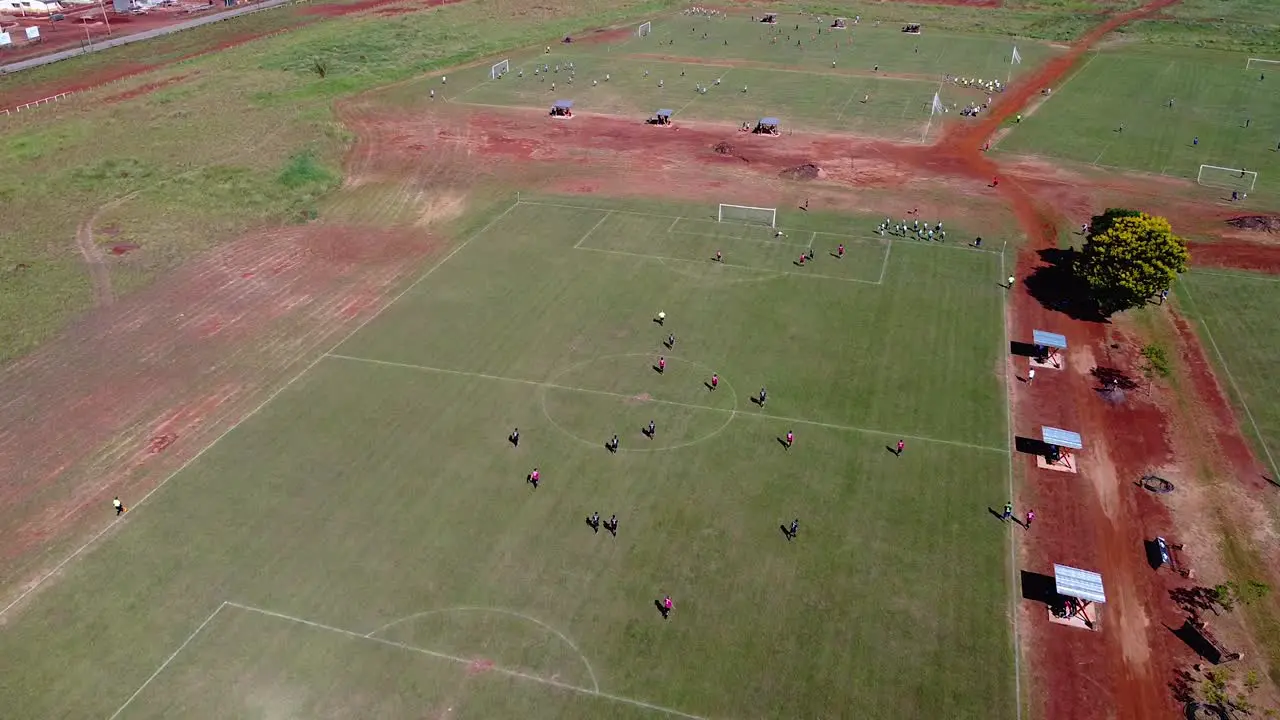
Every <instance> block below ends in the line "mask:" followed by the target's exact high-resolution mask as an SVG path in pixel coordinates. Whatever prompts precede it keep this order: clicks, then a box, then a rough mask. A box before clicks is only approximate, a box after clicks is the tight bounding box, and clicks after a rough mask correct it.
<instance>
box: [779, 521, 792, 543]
mask: <svg viewBox="0 0 1280 720" xmlns="http://www.w3.org/2000/svg"><path fill="white" fill-rule="evenodd" d="M778 529H779V530H781V531H782V537H784V538H786V539H787V541H788V542H789V541H790V540H791V529H790V528H788V527H787V526H786V525H779V526H778Z"/></svg>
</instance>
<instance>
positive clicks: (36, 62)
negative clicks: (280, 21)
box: [0, 0, 294, 75]
mask: <svg viewBox="0 0 1280 720" xmlns="http://www.w3.org/2000/svg"><path fill="white" fill-rule="evenodd" d="M292 2H294V0H262V2H260V3H257V4H256V5H249V6H247V7H242V8H238V9H235V10H229V11H227V12H220V13H217V14H212V15H203V16H201V17H198V18H195V19H194V20H187V21H184V22H180V23H175V24H173V25H167V26H165V27H159V28H155V29H154V30H146V31H143V32H140V33H136V34H133V35H122V36H121V37H118V38H111V39H109V40H103V41H101V42H95V43H93V44H92V45H90V46H88V47H83V48H72V49H70V50H62V51H59V52H56V53H50V54H48V55H41V56H40V57H36V58H31V59H29V60H22V61H19V62H15V63H9V64H8V65H0V75H5V74H8V73H13V72H18V71H19V70H29V69H31V68H34V67H40V66H41V65H50V64H52V63H56V62H59V61H61V60H68V59H70V58H73V57H79V56H81V55H87V54H89V53H92V52H98V51H100V50H106V49H107V48H113V47H119V46H121V45H128V44H129V43H133V42H140V41H142V40H150V39H151V38H158V37H161V36H163V35H168V34H170V33H176V32H180V31H182V30H190V29H191V28H196V27H200V26H201V25H208V24H209V23H216V22H220V21H222V20H230V19H231V18H234V17H240V16H241V15H249V14H251V13H256V12H260V11H262V10H268V9H270V8H273V7H279V6H281V5H288V4H290V3H292Z"/></svg>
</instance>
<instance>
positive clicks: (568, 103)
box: [551, 100, 573, 117]
mask: <svg viewBox="0 0 1280 720" xmlns="http://www.w3.org/2000/svg"><path fill="white" fill-rule="evenodd" d="M551 117H573V101H572V100H557V101H556V103H555V104H554V105H552V106H551Z"/></svg>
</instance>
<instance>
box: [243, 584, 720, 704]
mask: <svg viewBox="0 0 1280 720" xmlns="http://www.w3.org/2000/svg"><path fill="white" fill-rule="evenodd" d="M225 604H226V605H229V606H231V607H234V608H239V609H240V610H244V611H247V612H252V613H258V614H259V615H265V616H266V617H271V618H276V619H277V620H284V621H287V622H291V623H295V624H297V625H305V626H307V627H310V628H314V629H316V630H324V631H326V632H330V633H334V634H337V635H344V636H346V637H349V638H353V639H355V640H363V641H365V642H371V643H377V644H379V645H384V646H386V647H392V648H397V649H399V650H406V651H408V652H413V653H418V654H419V655H426V656H427V657H433V658H437V659H439V660H448V661H450V662H453V663H457V664H459V665H466V666H471V665H472V664H473V663H474V661H473V660H469V659H467V658H461V657H458V656H456V655H450V654H448V653H442V652H437V651H435V650H428V649H426V648H420V647H416V646H413V645H408V644H405V643H400V642H395V641H394V640H386V639H383V638H380V637H376V636H374V635H372V634H369V635H366V634H364V633H358V632H355V631H354V630H345V629H343V628H339V627H334V626H332V625H325V624H324V623H318V622H314V621H312V620H306V619H304V618H300V617H294V616H293V615H286V614H284V613H278V612H275V611H272V610H265V609H263V608H257V607H253V606H251V605H241V604H240V603H234V602H227V603H225ZM375 632H376V631H375ZM489 670H490V671H492V672H496V673H501V674H503V675H506V676H508V677H513V678H518V679H520V680H528V681H530V682H535V683H538V684H541V685H547V686H549V687H554V688H557V689H560V690H567V691H569V692H572V693H577V694H579V695H587V696H590V697H598V698H602V699H604V700H611V701H613V702H619V703H623V704H626V705H631V706H633V707H638V708H643V709H645V710H652V711H654V712H660V713H664V714H666V715H674V716H676V717H682V718H688V719H689V720H704V718H702V717H701V716H699V715H691V714H689V713H686V712H681V711H679V710H675V709H673V708H669V707H663V706H662V705H655V704H653V703H647V702H644V701H643V700H636V699H635V698H629V697H623V696H621V695H613V694H610V693H606V692H601V691H599V690H592V689H591V688H584V687H578V686H577V685H570V684H568V683H562V682H560V681H558V680H552V679H551V678H545V677H538V676H537V675H530V674H529V673H525V672H521V671H519V670H512V669H510V668H505V667H502V666H500V665H494V666H492V667H490V668H489Z"/></svg>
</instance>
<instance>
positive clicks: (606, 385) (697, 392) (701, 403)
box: [541, 353, 738, 452]
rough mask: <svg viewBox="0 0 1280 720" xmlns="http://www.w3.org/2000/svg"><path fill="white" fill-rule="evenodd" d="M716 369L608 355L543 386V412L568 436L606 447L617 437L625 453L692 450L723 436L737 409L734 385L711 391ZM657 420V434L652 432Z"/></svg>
mask: <svg viewBox="0 0 1280 720" xmlns="http://www.w3.org/2000/svg"><path fill="white" fill-rule="evenodd" d="M659 357H665V359H666V367H665V368H661V369H660V368H659V366H658V365H659V363H658V358H659ZM714 372H715V370H713V369H712V368H710V367H709V366H707V365H704V364H702V363H700V362H696V361H693V360H686V359H684V358H681V357H679V356H677V355H665V356H662V355H659V354H658V353H622V354H618V355H602V356H600V357H596V358H591V359H588V360H583V361H582V362H578V363H575V364H573V365H570V366H569V367H567V368H565V369H563V370H561V371H559V372H557V373H556V374H554V375H553V376H552V377H551V379H550V380H548V381H547V382H546V383H544V384H543V385H542V392H541V401H542V413H543V415H545V416H546V418H547V420H548V421H550V422H551V424H552V425H554V426H555V427H556V428H557V429H558V430H560V431H561V432H563V433H564V434H566V435H568V436H569V437H572V438H574V439H575V440H578V441H579V442H582V443H585V444H587V445H591V446H592V447H597V448H600V449H602V450H603V449H604V448H605V444H606V443H607V442H608V441H609V440H610V439H611V438H612V437H613V436H614V435H615V434H616V435H617V436H618V452H656V451H660V450H662V451H665V450H675V449H678V448H682V447H688V446H689V445H693V444H695V443H699V442H702V441H704V440H709V439H711V438H712V437H714V436H716V435H719V434H720V433H721V432H722V431H723V430H724V429H725V428H726V427H728V426H729V423H731V422H733V416H734V414H735V413H736V412H737V410H738V395H737V392H736V391H735V390H734V389H733V385H731V384H730V383H729V381H728V380H725V379H724V378H720V381H719V383H718V384H717V386H716V387H715V388H714V389H713V388H712V387H711V376H712V374H713V373H714ZM650 422H653V423H654V428H655V432H654V433H653V435H652V436H649V435H648V434H647V432H645V431H646V430H647V429H648V424H649V423H650Z"/></svg>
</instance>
